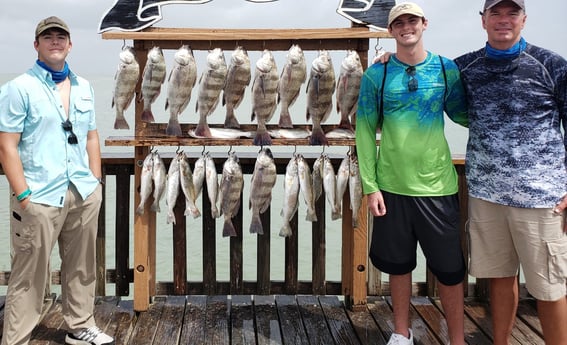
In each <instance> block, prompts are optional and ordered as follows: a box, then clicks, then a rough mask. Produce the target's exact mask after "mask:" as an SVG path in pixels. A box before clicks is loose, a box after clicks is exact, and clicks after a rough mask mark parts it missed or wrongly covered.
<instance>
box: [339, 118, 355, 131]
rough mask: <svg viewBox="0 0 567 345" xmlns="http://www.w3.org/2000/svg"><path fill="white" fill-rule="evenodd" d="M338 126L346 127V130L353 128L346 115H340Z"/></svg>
mask: <svg viewBox="0 0 567 345" xmlns="http://www.w3.org/2000/svg"><path fill="white" fill-rule="evenodd" d="M338 128H342V129H347V130H350V131H352V130H353V128H352V124H351V123H350V120H349V118H348V116H347V117H345V118H343V117H341V121H340V122H339V127H338Z"/></svg>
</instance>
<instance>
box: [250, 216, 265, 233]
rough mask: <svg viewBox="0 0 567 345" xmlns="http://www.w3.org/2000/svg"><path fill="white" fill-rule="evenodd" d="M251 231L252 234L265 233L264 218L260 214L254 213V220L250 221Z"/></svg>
mask: <svg viewBox="0 0 567 345" xmlns="http://www.w3.org/2000/svg"><path fill="white" fill-rule="evenodd" d="M250 233H251V234H258V235H263V234H264V228H263V227H262V220H261V219H260V215H259V214H252V220H251V221H250Z"/></svg>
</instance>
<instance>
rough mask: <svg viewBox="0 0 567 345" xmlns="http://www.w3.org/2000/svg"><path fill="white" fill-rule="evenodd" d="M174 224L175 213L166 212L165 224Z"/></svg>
mask: <svg viewBox="0 0 567 345" xmlns="http://www.w3.org/2000/svg"><path fill="white" fill-rule="evenodd" d="M171 223H173V224H175V213H173V212H172V211H167V224H171Z"/></svg>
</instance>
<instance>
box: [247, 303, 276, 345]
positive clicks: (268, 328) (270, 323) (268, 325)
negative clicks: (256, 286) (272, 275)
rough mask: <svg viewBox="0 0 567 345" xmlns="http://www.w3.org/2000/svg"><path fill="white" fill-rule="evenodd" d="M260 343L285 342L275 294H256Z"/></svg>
mask: <svg viewBox="0 0 567 345" xmlns="http://www.w3.org/2000/svg"><path fill="white" fill-rule="evenodd" d="M254 314H255V318H256V332H257V337H258V345H278V344H283V341H282V335H281V329H280V322H279V319H278V310H277V307H276V303H275V298H274V296H261V295H257V296H254Z"/></svg>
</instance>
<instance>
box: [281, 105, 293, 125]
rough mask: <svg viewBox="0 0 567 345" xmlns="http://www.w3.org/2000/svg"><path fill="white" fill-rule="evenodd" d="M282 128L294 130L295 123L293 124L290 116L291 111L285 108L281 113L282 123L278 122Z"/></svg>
mask: <svg viewBox="0 0 567 345" xmlns="http://www.w3.org/2000/svg"><path fill="white" fill-rule="evenodd" d="M278 125H279V127H280V128H293V123H292V122H291V115H290V114H289V109H287V108H283V107H282V111H281V112H280V121H279V122H278Z"/></svg>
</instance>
